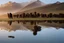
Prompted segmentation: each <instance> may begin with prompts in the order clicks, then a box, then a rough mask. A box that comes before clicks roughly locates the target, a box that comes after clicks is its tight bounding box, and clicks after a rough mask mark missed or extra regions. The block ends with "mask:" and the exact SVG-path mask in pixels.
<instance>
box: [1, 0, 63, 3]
mask: <svg viewBox="0 0 64 43" xmlns="http://www.w3.org/2000/svg"><path fill="white" fill-rule="evenodd" d="M9 1H12V2H18V3H21V2H28V1H31V0H0V4H4V3H7V2H9ZM32 1H33V0H32ZM40 1H42V2H44V3H46V4H49V3H55V2H57V1H60V2H64V0H40Z"/></svg>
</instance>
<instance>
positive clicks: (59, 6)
mask: <svg viewBox="0 0 64 43" xmlns="http://www.w3.org/2000/svg"><path fill="white" fill-rule="evenodd" d="M35 11H36V12H38V13H64V3H54V4H49V5H46V6H44V7H43V6H42V7H38V8H34V9H30V10H27V11H24V12H25V13H30V12H35Z"/></svg>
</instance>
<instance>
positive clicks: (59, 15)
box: [8, 12, 64, 18]
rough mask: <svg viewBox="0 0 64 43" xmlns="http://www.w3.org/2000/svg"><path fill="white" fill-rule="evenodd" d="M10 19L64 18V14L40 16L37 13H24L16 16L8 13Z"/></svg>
mask: <svg viewBox="0 0 64 43" xmlns="http://www.w3.org/2000/svg"><path fill="white" fill-rule="evenodd" d="M8 18H64V14H63V13H59V14H52V13H49V14H42V13H41V14H40V13H37V12H34V13H22V14H16V15H12V13H8Z"/></svg>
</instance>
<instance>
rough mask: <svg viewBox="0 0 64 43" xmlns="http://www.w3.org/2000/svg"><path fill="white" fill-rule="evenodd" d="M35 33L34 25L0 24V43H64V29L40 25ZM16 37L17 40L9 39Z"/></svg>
mask: <svg viewBox="0 0 64 43" xmlns="http://www.w3.org/2000/svg"><path fill="white" fill-rule="evenodd" d="M39 26H40V27H41V29H40V30H39V29H38V30H39V31H38V30H37V31H36V33H34V25H29V23H28V25H27V24H22V23H19V24H18V23H12V25H9V24H8V23H7V22H0V43H64V28H62V27H60V28H59V27H52V26H44V25H39ZM8 36H14V37H15V38H9V37H8Z"/></svg>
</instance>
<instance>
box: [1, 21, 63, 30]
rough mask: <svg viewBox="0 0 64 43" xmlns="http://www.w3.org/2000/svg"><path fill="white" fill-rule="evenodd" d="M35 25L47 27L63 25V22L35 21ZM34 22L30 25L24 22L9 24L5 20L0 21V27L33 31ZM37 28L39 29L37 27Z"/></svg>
mask: <svg viewBox="0 0 64 43" xmlns="http://www.w3.org/2000/svg"><path fill="white" fill-rule="evenodd" d="M37 25H41V27H42V26H45V27H46V28H48V27H55V28H56V27H58V28H59V27H64V23H63V24H59V23H42V22H40V23H37ZM34 26H35V25H34V24H33V25H31V24H30V23H26V24H23V23H22V22H21V23H19V24H18V23H17V22H16V23H15V22H13V23H12V25H11V26H10V25H9V24H8V23H7V22H0V29H4V30H7V31H16V30H30V31H34V29H35V28H34ZM38 30H39V29H38Z"/></svg>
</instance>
